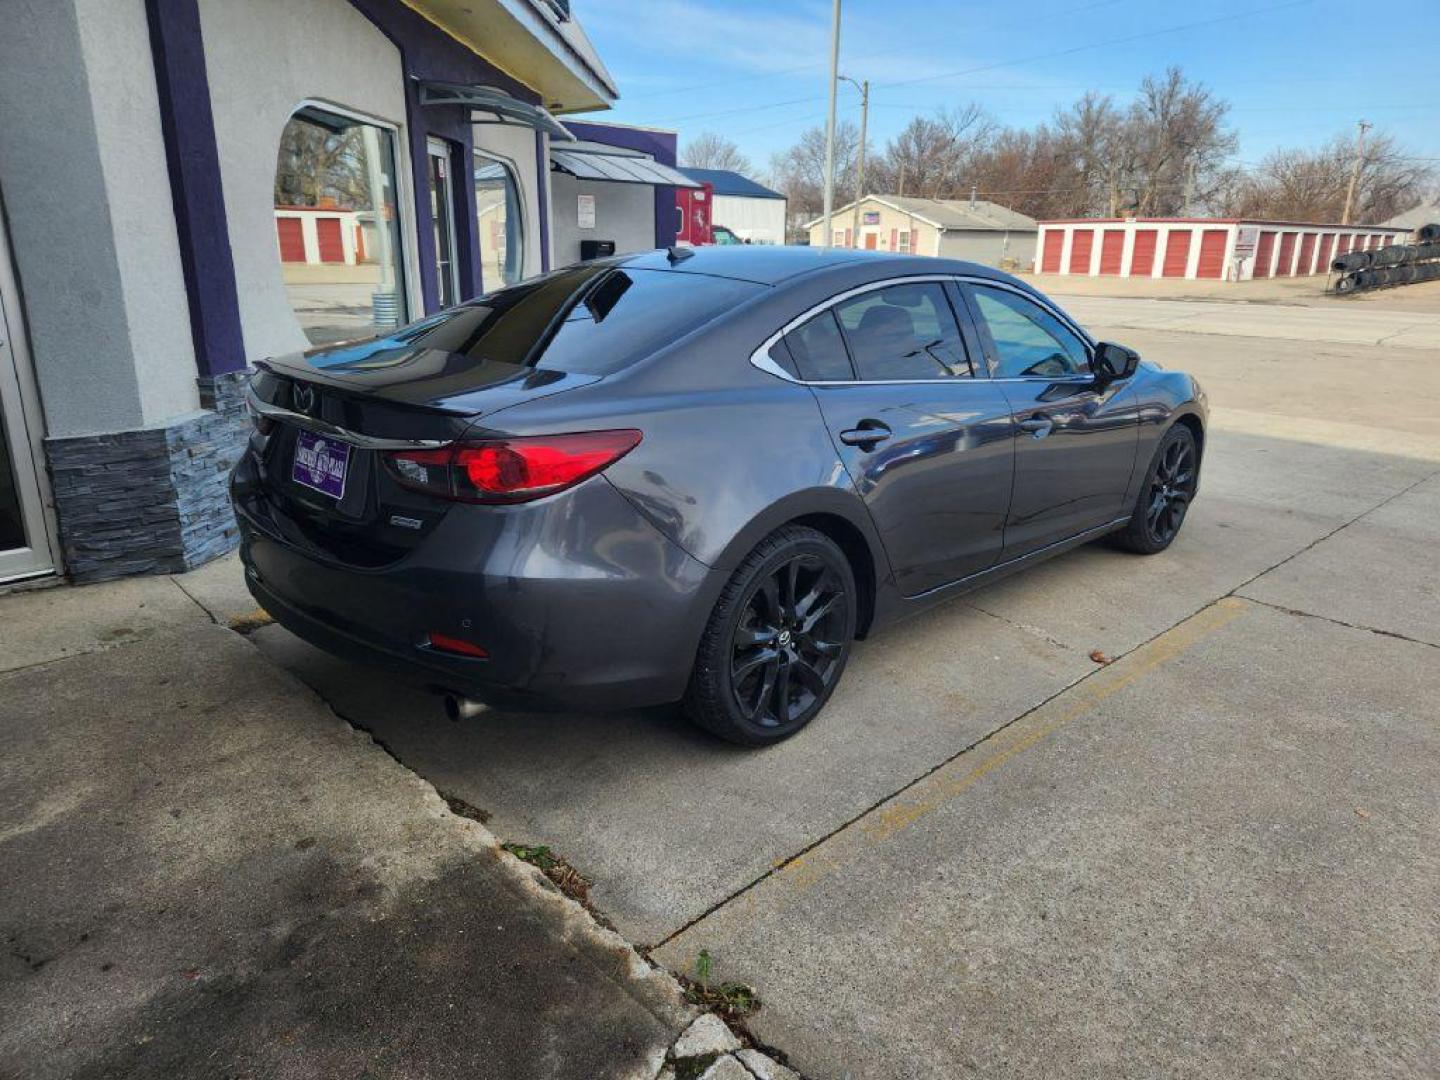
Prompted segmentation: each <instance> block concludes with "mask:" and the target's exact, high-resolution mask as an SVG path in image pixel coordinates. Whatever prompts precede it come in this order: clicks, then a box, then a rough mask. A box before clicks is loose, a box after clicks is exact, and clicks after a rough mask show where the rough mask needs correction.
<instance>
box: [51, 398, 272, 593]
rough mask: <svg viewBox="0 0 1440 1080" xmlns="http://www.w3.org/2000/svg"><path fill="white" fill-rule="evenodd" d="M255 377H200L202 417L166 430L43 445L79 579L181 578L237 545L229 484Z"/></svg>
mask: <svg viewBox="0 0 1440 1080" xmlns="http://www.w3.org/2000/svg"><path fill="white" fill-rule="evenodd" d="M248 379H249V372H247V371H238V372H231V373H229V374H226V375H218V376H213V377H203V378H201V379H200V400H201V404H202V405H204V407H205V408H204V411H202V412H200V413H197V414H195V415H193V416H189V417H186V418H185V419H183V420H179V421H177V422H176V423H174V424H171V425H169V426H168V427H163V428H144V429H141V430H138V431H121V432H115V433H113V434H105V435H85V436H80V437H78V438H70V439H48V440H46V443H45V449H46V452H47V454H48V456H49V458H50V476H51V484H52V487H53V490H54V495H55V513H56V517H57V519H58V521H59V526H60V546H61V550H62V553H63V557H64V560H65V571H66V573H68V574H69V576H70V577H71V578H72V579H74V580H75V581H104V580H106V579H108V578H116V577H125V576H128V575H130V574H170V573H177V572H179V571H182V570H189V569H191V568H192V567H195V566H198V565H200V564H201V563H204V562H208V561H209V560H210V559H213V558H215V557H216V556H219V555H223V554H225V553H226V552H228V551H230V550H232V549H233V548H234V547H235V545H236V543H237V542H238V540H239V533H238V530H237V528H236V525H235V516H234V514H233V513H232V512H231V510H230V499H229V493H228V486H229V479H230V470H231V469H233V468H234V467H235V463H236V462H238V461H239V460H240V454H241V453H242V452H243V451H244V449H245V441H246V438H247V435H248V432H249V419H248V417H247V416H246V414H245V400H244V389H245V383H246V381H247V380H248Z"/></svg>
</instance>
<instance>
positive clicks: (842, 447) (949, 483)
mask: <svg viewBox="0 0 1440 1080" xmlns="http://www.w3.org/2000/svg"><path fill="white" fill-rule="evenodd" d="M959 303H960V299H959V294H958V293H956V292H954V290H953V286H950V285H947V284H946V283H945V282H944V281H942V280H940V279H930V280H912V281H897V282H890V283H885V282H881V283H877V284H875V285H871V286H866V287H863V288H861V289H857V290H852V291H851V292H849V293H846V294H844V295H842V296H841V297H839V298H836V300H834V301H833V302H832V303H831V304H830V305H828V306H827V307H825V308H824V309H823V310H821V311H819V312H817V313H813V314H810V315H809V316H808V317H807V318H805V319H803V320H802V321H800V322H799V323H798V325H794V326H792V327H791V328H790V329H789V330H788V332H787V333H785V334H784V336H783V337H782V338H781V339H780V341H779V342H777V343H776V344H777V345H778V347H779V349H780V350H783V353H782V354H781V355H780V356H779V358H778V362H781V363H785V364H788V365H789V370H790V371H791V372H792V373H793V374H794V377H796V378H797V379H799V380H800V381H802V382H805V383H807V384H808V385H809V386H810V388H811V390H812V392H813V393H814V394H815V398H816V401H817V402H818V403H819V406H820V412H821V414H822V416H823V417H824V420H825V424H826V426H827V427H828V428H829V430H830V433H831V437H832V438H833V439H834V441H835V447H836V450H837V451H838V452H839V455H840V458H841V460H842V461H843V462H844V465H845V468H846V470H847V471H848V472H849V474H850V478H851V480H852V481H853V482H854V485H855V488H856V490H857V491H858V492H859V494H860V496H861V498H862V499H864V501H865V505H866V507H867V508H868V509H869V512H870V515H871V518H872V520H873V521H874V522H875V526H876V529H877V530H878V532H879V534H880V536H881V539H882V541H883V543H884V545H885V550H886V554H887V555H888V557H889V560H890V564H891V569H892V570H893V572H894V574H895V579H896V584H897V586H898V588H899V589H900V591H901V593H902V594H903V595H905V596H915V595H918V594H920V593H923V592H926V591H928V590H930V589H934V588H937V587H939V586H942V585H945V584H947V583H949V582H951V581H955V580H958V579H960V578H963V577H965V576H967V575H969V574H973V573H977V572H978V571H981V570H984V569H986V568H988V567H990V566H992V565H993V564H994V563H995V562H996V561H997V559H998V558H999V557H1000V551H1001V548H1002V546H1003V541H1004V524H1005V517H1006V513H1007V511H1008V509H1009V502H1010V488H1011V481H1012V473H1013V468H1014V462H1013V459H1014V450H1013V438H1012V430H1011V424H1012V420H1011V412H1012V410H1011V408H1010V405H1009V402H1008V400H1007V399H1006V397H1005V395H1004V394H1003V393H1002V392H1001V390H1000V389H999V388H998V386H996V384H994V383H993V382H992V381H991V380H990V379H989V378H988V377H987V372H986V370H985V366H984V361H983V359H982V358H981V357H980V356H979V355H978V343H977V342H974V341H973V338H972V341H971V342H970V344H968V345H967V342H966V339H965V336H964V335H963V334H962V332H961V327H960V324H959V323H958V322H957V320H956V317H955V305H957V304H959ZM972 352H974V355H972ZM771 356H772V358H775V357H776V353H775V352H774V351H773V350H772V353H771Z"/></svg>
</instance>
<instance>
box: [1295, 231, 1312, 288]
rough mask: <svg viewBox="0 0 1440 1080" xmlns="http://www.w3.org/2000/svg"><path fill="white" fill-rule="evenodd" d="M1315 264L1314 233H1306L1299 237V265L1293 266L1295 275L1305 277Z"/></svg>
mask: <svg viewBox="0 0 1440 1080" xmlns="http://www.w3.org/2000/svg"><path fill="white" fill-rule="evenodd" d="M1314 264H1315V234H1314V233H1306V234H1305V235H1304V236H1302V237H1301V238H1300V265H1299V266H1297V267H1295V276H1296V277H1305V276H1306V275H1307V274H1309V273H1310V268H1311V267H1312V266H1313V265H1314Z"/></svg>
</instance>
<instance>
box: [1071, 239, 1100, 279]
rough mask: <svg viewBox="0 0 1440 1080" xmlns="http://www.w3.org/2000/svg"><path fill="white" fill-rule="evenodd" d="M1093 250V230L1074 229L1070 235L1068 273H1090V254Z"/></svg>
mask: <svg viewBox="0 0 1440 1080" xmlns="http://www.w3.org/2000/svg"><path fill="white" fill-rule="evenodd" d="M1094 249H1095V230H1094V229H1076V230H1075V231H1074V232H1073V233H1071V234H1070V273H1072V274H1088V273H1090V252H1091V251H1093V250H1094Z"/></svg>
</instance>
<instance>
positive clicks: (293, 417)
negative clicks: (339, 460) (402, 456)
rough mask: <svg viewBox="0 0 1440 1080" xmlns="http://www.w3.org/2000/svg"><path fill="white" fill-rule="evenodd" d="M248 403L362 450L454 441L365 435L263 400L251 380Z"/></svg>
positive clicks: (432, 447)
mask: <svg viewBox="0 0 1440 1080" xmlns="http://www.w3.org/2000/svg"><path fill="white" fill-rule="evenodd" d="M245 404H246V405H247V406H249V408H250V410H251V412H253V413H255V414H256V415H257V416H263V417H265V418H266V419H267V420H276V421H280V422H281V423H286V424H293V425H295V426H296V427H298V428H304V429H305V430H306V431H313V432H314V433H315V434H317V435H324V436H326V437H328V438H331V439H337V440H339V441H340V442H344V443H349V444H350V445H351V446H358V447H360V448H361V449H362V450H436V449H439V448H440V447H442V446H449V445H450V443H451V442H452V441H453V440H450V439H381V438H377V437H376V436H374V435H362V434H360V433H359V432H358V431H350V430H348V429H346V428H342V427H339V426H338V425H336V424H331V423H328V422H327V421H324V420H317V419H316V418H315V417H313V416H306V415H305V414H304V413H298V412H294V411H293V410H291V409H285V408H281V407H280V406H279V405H272V404H270V402H268V401H264V400H262V399H261V397H260V395H259V394H257V393H255V387H254V386H251V385H248V384H247V385H246V387H245Z"/></svg>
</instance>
